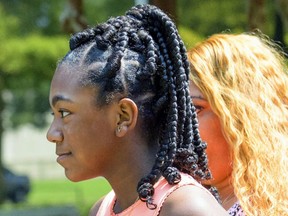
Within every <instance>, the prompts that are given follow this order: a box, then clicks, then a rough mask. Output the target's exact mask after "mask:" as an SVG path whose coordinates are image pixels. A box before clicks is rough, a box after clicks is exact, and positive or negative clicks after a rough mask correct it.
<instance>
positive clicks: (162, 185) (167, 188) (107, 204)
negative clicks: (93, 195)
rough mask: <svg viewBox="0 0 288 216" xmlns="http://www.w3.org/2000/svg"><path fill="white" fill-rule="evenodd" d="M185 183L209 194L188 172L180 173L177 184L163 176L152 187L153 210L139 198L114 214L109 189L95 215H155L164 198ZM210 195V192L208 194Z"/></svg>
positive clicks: (112, 196)
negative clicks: (171, 183)
mask: <svg viewBox="0 0 288 216" xmlns="http://www.w3.org/2000/svg"><path fill="white" fill-rule="evenodd" d="M185 185H194V186H197V187H199V188H202V189H203V190H205V191H206V192H207V193H209V194H210V192H209V191H208V190H206V189H205V188H204V187H203V186H201V185H200V184H199V183H198V182H197V181H196V180H195V179H194V178H193V177H191V176H190V175H188V174H185V173H181V181H180V182H179V183H178V184H175V185H170V184H168V182H167V181H166V179H165V178H163V177H161V178H160V179H159V181H158V182H156V183H155V185H154V189H155V193H154V195H153V203H155V204H157V208H156V209H154V210H151V209H148V208H147V207H146V203H145V202H142V201H141V200H138V201H136V202H135V203H134V204H133V205H131V206H130V207H128V208H127V209H125V210H124V211H122V212H120V213H119V214H115V213H114V212H113V207H114V204H115V202H116V197H115V194H114V191H113V190H112V191H110V192H109V193H108V194H107V195H106V196H105V198H104V199H103V201H102V203H101V206H100V208H99V210H98V213H97V214H96V216H141V215H145V216H157V215H158V214H159V212H160V209H161V207H162V205H163V203H164V201H165V199H166V198H167V197H168V196H169V195H170V194H171V193H172V192H173V191H175V190H176V189H178V188H180V187H183V186H185ZM210 195H211V196H212V194H210Z"/></svg>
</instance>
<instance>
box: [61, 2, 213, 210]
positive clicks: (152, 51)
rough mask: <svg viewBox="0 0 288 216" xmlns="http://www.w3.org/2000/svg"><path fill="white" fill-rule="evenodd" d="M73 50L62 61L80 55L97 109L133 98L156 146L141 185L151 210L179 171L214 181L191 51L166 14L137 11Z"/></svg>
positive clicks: (82, 37)
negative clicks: (159, 188)
mask: <svg viewBox="0 0 288 216" xmlns="http://www.w3.org/2000/svg"><path fill="white" fill-rule="evenodd" d="M70 49H71V51H70V52H69V53H68V54H67V56H66V57H65V58H64V59H63V61H65V60H68V61H69V59H72V58H70V56H73V57H74V58H75V56H76V57H77V56H78V61H79V62H81V63H83V64H84V65H85V67H86V68H87V73H84V75H83V77H82V78H81V83H82V84H83V85H93V86H97V91H98V94H97V98H96V100H95V101H97V105H99V106H104V105H106V104H109V103H110V102H111V101H112V100H113V99H114V98H115V97H118V96H119V95H120V97H129V98H131V99H133V100H134V101H135V103H136V104H137V106H138V108H139V115H140V116H139V117H140V118H141V119H142V120H143V122H144V124H143V125H144V126H143V127H144V128H143V132H144V131H145V132H146V134H148V136H149V137H148V139H149V141H151V143H155V140H156V141H157V144H158V146H159V149H158V152H157V155H156V158H155V163H154V166H153V167H152V169H151V171H150V173H149V174H148V175H147V176H144V177H143V178H142V179H141V180H140V181H139V183H138V185H137V192H138V194H139V198H140V200H142V201H143V202H146V205H147V207H148V208H150V209H154V208H156V205H155V204H154V203H153V194H154V187H153V185H154V184H155V182H156V181H157V179H158V178H159V177H160V176H161V175H162V176H163V177H164V178H165V179H166V180H167V181H168V183H169V184H177V183H178V182H179V181H181V176H180V172H179V171H182V172H185V173H188V174H190V175H192V176H193V177H194V178H196V179H198V180H201V179H208V178H210V172H209V170H208V168H207V157H206V154H205V151H204V150H205V148H206V144H205V143H203V142H202V140H201V138H200V135H199V130H198V121H197V118H196V111H195V108H194V106H193V104H192V101H191V99H190V94H189V88H188V84H189V63H188V60H187V56H186V49H185V46H184V44H183V41H182V40H181V39H180V36H179V34H178V31H177V28H176V26H175V25H174V23H173V22H172V20H171V19H170V18H169V17H168V16H167V15H166V14H165V13H163V12H162V11H161V10H160V9H159V8H157V7H155V6H151V5H138V6H135V7H133V8H131V9H130V10H129V11H128V12H127V13H126V15H125V16H119V17H115V18H110V19H109V20H108V21H107V22H105V23H103V24H100V25H97V26H96V27H94V28H90V29H87V30H84V31H83V32H80V33H77V34H75V35H73V36H72V38H71V39H70ZM80 53H81V55H80ZM82 56H84V57H82ZM74 58H73V59H74ZM159 122H160V123H159ZM145 125H146V127H145ZM148 126H149V128H148ZM151 126H152V127H151Z"/></svg>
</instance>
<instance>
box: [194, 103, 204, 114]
mask: <svg viewBox="0 0 288 216" xmlns="http://www.w3.org/2000/svg"><path fill="white" fill-rule="evenodd" d="M195 108H196V113H197V114H199V113H200V112H201V111H202V110H203V109H204V108H203V107H202V106H197V105H195Z"/></svg>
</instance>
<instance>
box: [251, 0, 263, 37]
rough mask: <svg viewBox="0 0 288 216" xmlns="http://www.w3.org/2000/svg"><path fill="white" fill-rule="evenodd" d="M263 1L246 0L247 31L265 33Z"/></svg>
mask: <svg viewBox="0 0 288 216" xmlns="http://www.w3.org/2000/svg"><path fill="white" fill-rule="evenodd" d="M264 6H265V0H248V30H249V31H253V30H255V29H260V30H261V31H262V32H264V33H265V22H266V20H265V7H264Z"/></svg>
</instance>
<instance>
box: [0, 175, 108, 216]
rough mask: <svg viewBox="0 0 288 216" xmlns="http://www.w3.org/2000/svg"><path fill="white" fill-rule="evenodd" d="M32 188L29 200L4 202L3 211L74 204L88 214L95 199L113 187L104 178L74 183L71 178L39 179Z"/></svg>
mask: <svg viewBox="0 0 288 216" xmlns="http://www.w3.org/2000/svg"><path fill="white" fill-rule="evenodd" d="M31 188H32V191H31V193H30V194H29V196H28V199H27V202H25V203H21V204H12V203H9V202H6V203H4V204H2V207H1V209H2V212H3V211H4V212H9V211H11V210H14V211H15V210H17V209H26V210H27V209H28V210H29V209H33V208H36V207H39V206H40V207H42V208H43V207H46V208H47V207H53V206H54V207H55V206H69V205H73V206H75V207H76V208H77V210H78V211H79V213H80V214H81V215H83V216H84V215H86V216H87V215H88V212H89V210H90V208H91V207H92V205H93V204H94V203H95V201H96V200H98V199H99V198H101V197H102V196H104V195H105V194H107V192H108V191H110V189H111V187H110V185H109V184H108V182H107V181H106V180H105V179H103V178H96V179H92V180H87V181H83V182H78V183H72V182H70V181H69V180H42V181H39V180H38V181H33V182H32V185H31ZM0 215H1V213H0ZM43 215H45V214H43ZM27 216H29V215H27ZM38 216H41V215H38Z"/></svg>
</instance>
